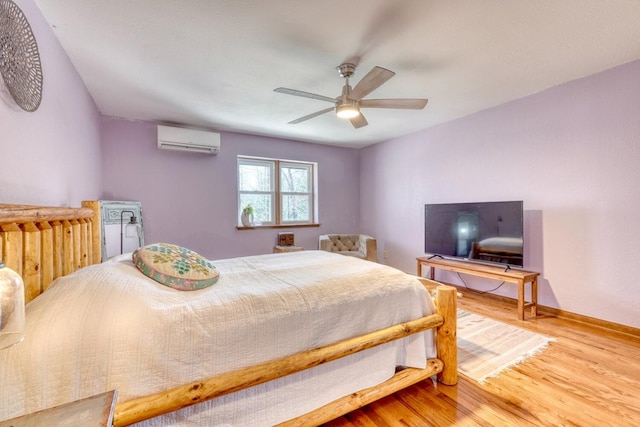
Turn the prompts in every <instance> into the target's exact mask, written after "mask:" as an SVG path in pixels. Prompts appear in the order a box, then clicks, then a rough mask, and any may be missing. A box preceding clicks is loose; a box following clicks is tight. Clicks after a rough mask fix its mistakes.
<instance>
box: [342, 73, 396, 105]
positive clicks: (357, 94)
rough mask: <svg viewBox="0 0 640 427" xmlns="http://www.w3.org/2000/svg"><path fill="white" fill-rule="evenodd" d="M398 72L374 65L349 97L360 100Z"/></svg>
mask: <svg viewBox="0 0 640 427" xmlns="http://www.w3.org/2000/svg"><path fill="white" fill-rule="evenodd" d="M395 75H396V73H394V72H393V71H389V70H387V69H386V68H382V67H373V68H372V69H371V71H369V72H368V73H367V75H366V76H364V77H363V78H362V80H360V81H359V82H358V84H357V85H356V86H355V87H354V88H353V90H352V91H351V93H350V94H349V98H351V99H353V100H354V101H360V100H361V99H362V98H364V97H365V96H367V95H369V94H370V93H371V92H373V91H374V90H376V89H378V88H379V87H380V86H382V85H383V84H384V83H385V82H386V81H387V80H389V79H390V78H391V77H393V76H395Z"/></svg>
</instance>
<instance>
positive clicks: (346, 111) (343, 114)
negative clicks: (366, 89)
mask: <svg viewBox="0 0 640 427" xmlns="http://www.w3.org/2000/svg"><path fill="white" fill-rule="evenodd" d="M359 115H360V110H359V109H358V107H357V106H356V105H354V104H341V105H338V106H337V107H336V116H338V117H340V118H341V119H353V118H354V117H358V116H359Z"/></svg>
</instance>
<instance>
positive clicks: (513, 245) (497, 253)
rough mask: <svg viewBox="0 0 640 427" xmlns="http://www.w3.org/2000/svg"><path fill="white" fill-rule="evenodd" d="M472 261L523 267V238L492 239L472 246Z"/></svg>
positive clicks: (470, 255) (470, 256)
mask: <svg viewBox="0 0 640 427" xmlns="http://www.w3.org/2000/svg"><path fill="white" fill-rule="evenodd" d="M469 258H470V259H477V260H482V261H491V262H498V263H504V264H516V265H522V238H519V237H490V238H488V239H484V240H481V241H479V242H473V243H472V244H471V253H470V254H469Z"/></svg>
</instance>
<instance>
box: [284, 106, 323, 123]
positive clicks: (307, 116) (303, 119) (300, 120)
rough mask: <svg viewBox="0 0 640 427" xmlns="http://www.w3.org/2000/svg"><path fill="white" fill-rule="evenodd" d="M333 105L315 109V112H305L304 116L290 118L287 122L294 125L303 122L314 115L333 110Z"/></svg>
mask: <svg viewBox="0 0 640 427" xmlns="http://www.w3.org/2000/svg"><path fill="white" fill-rule="evenodd" d="M333 110H334V108H333V107H329V108H325V109H324V110H320V111H316V112H315V113H311V114H307V115H306V116H303V117H300V118H299V119H295V120H291V121H290V122H289V123H288V124H290V125H296V124H298V123H300V122H304V121H306V120H309V119H313V118H314V117H318V116H321V115H323V114H326V113H328V112H329V111H333Z"/></svg>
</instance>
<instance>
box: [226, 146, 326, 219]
mask: <svg viewBox="0 0 640 427" xmlns="http://www.w3.org/2000/svg"><path fill="white" fill-rule="evenodd" d="M316 168H317V164H315V163H307V162H295V161H289V160H276V159H264V158H256V157H243V156H238V224H242V223H241V220H240V218H241V215H242V210H243V209H244V208H245V207H247V205H251V207H252V208H253V221H254V225H255V226H286V225H299V224H314V223H316V216H317V215H316V203H315V200H316V189H315V182H316V180H315V175H316Z"/></svg>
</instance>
